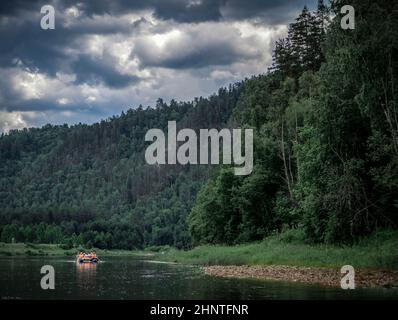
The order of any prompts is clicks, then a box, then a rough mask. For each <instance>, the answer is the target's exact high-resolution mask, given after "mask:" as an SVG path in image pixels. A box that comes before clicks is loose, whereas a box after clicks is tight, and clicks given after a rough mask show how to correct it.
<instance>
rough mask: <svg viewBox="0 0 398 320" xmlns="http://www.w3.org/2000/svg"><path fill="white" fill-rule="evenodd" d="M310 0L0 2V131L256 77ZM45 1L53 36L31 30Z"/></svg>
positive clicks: (205, 91)
mask: <svg viewBox="0 0 398 320" xmlns="http://www.w3.org/2000/svg"><path fill="white" fill-rule="evenodd" d="M315 2H316V1H315V0H308V1H306V0H297V1H290V0H280V1H271V0H135V1H127V0H115V1H107V0H92V1H77V0H52V1H50V0H45V1H44V0H43V1H42V0H36V1H22V0H16V1H1V2H0V37H1V39H2V41H1V42H0V118H1V119H0V132H1V131H8V130H10V129H13V128H21V127H25V126H39V125H43V124H45V123H46V122H48V121H51V122H52V123H64V122H66V123H75V122H80V121H81V122H88V123H90V122H93V121H98V120H100V119H101V118H104V117H108V116H111V115H113V114H117V113H120V112H121V110H124V109H126V108H128V107H135V106H138V105H139V104H143V105H153V104H154V102H155V101H156V99H157V98H158V97H162V98H164V99H165V100H167V99H172V98H175V99H177V100H187V99H188V100H191V99H193V98H194V97H195V96H200V95H209V94H211V93H212V92H214V91H216V90H217V89H218V87H220V86H224V85H227V84H228V83H230V82H235V81H238V80H241V79H242V78H244V77H247V76H250V75H253V74H259V73H263V72H265V71H266V70H267V67H268V66H269V65H270V63H271V56H272V49H273V46H274V42H275V41H276V40H277V39H278V38H280V37H282V36H284V35H285V33H286V30H287V28H286V26H287V24H288V23H289V22H291V21H292V19H293V18H294V17H295V16H296V15H297V14H298V12H299V11H300V10H301V9H302V8H303V6H304V5H308V6H309V7H313V6H314V5H315ZM45 4H51V5H53V6H54V8H55V12H56V17H55V30H42V29H41V28H40V19H41V17H42V14H41V13H40V9H41V7H42V6H43V5H45Z"/></svg>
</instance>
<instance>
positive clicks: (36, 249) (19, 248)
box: [0, 242, 148, 257]
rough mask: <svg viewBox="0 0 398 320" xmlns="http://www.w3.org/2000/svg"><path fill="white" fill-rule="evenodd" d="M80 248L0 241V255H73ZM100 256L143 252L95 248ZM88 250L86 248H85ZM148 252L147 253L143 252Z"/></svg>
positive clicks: (140, 253)
mask: <svg viewBox="0 0 398 320" xmlns="http://www.w3.org/2000/svg"><path fill="white" fill-rule="evenodd" d="M79 250H80V248H73V249H63V248H62V245H57V244H31V243H4V242H0V256H74V255H76V253H77V252H78V251H79ZM95 250H96V251H97V254H98V255H99V256H100V257H102V256H135V255H142V254H144V253H142V252H140V251H129V250H101V249H95ZM87 251H88V250H87ZM145 254H148V253H145Z"/></svg>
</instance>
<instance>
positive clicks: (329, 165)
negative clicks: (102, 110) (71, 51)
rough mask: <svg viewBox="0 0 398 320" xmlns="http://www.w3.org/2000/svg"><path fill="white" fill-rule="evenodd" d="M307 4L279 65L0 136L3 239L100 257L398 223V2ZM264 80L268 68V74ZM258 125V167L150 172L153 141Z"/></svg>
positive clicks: (343, 234)
mask: <svg viewBox="0 0 398 320" xmlns="http://www.w3.org/2000/svg"><path fill="white" fill-rule="evenodd" d="M344 4H346V3H345V1H333V2H332V4H331V6H330V7H329V6H326V5H325V4H324V2H323V1H321V0H320V1H319V3H318V8H317V10H315V11H310V10H308V9H307V8H304V9H303V11H302V13H301V14H300V15H299V16H298V17H297V19H296V20H295V21H294V22H293V23H292V24H291V25H290V26H289V31H288V34H287V37H286V38H284V39H280V40H278V41H277V43H276V45H275V49H274V54H273V65H272V67H271V68H270V69H269V70H268V71H267V72H265V73H264V74H261V75H259V76H254V77H252V78H251V79H246V80H244V81H242V82H240V83H236V84H234V85H230V86H229V87H228V88H222V89H220V90H219V91H218V92H217V94H214V95H212V96H210V97H209V98H203V97H201V98H196V99H194V100H193V101H191V102H177V101H174V100H172V101H170V102H169V103H165V102H164V101H163V100H162V99H159V100H158V101H157V104H156V106H155V107H153V108H150V107H147V108H144V107H142V106H140V107H138V108H135V109H129V110H128V111H127V112H126V113H124V112H123V113H122V114H121V115H120V116H118V117H112V118H110V119H107V120H104V121H101V122H100V123H96V124H93V125H84V124H78V125H74V126H70V127H69V126H68V125H62V126H52V125H46V126H44V127H43V128H40V129H38V128H31V129H24V130H19V131H17V130H15V131H11V132H9V133H8V134H3V135H2V136H1V138H0V208H1V210H0V234H1V239H0V241H3V242H11V241H24V242H36V243H63V244H64V245H67V246H74V245H84V246H86V247H92V246H95V247H98V248H123V249H132V248H143V247H148V246H159V245H171V246H175V247H178V248H187V247H190V246H192V245H197V244H205V243H210V244H214V243H223V244H236V243H242V242H248V241H255V240H260V239H263V238H264V237H266V236H267V235H270V234H273V233H276V232H282V231H285V230H294V231H295V234H296V235H297V236H299V237H301V239H302V240H303V241H307V242H328V243H351V242H353V241H356V240H358V239H360V238H361V237H363V236H367V235H369V234H370V233H372V232H373V231H375V230H376V229H379V228H397V224H398V106H397V103H398V98H397V94H398V86H397V83H396V79H397V78H398V59H397V57H398V3H396V2H394V1H389V0H376V1H371V0H365V1H363V0H362V1H360V0H352V1H350V3H349V4H350V5H352V6H353V7H354V8H355V10H356V19H355V29H354V30H344V29H342V28H341V26H340V21H341V17H342V14H341V13H340V8H341V7H342V6H343V5H344ZM259 72H262V70H259ZM171 120H175V121H177V124H178V127H179V128H192V129H195V130H198V129H200V128H224V127H230V128H236V127H242V128H253V129H254V169H253V172H252V173H251V175H248V176H235V175H234V173H233V169H232V168H230V167H228V166H207V165H191V166H189V165H186V166H182V165H160V166H150V165H147V164H146V163H145V158H144V152H145V148H146V146H147V145H148V143H147V142H145V139H144V136H145V133H146V132H147V130H149V129H152V128H161V129H165V128H166V127H167V121H171Z"/></svg>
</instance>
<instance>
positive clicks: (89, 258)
mask: <svg viewBox="0 0 398 320" xmlns="http://www.w3.org/2000/svg"><path fill="white" fill-rule="evenodd" d="M76 262H77V263H98V262H99V259H98V257H97V255H96V254H79V255H77V256H76Z"/></svg>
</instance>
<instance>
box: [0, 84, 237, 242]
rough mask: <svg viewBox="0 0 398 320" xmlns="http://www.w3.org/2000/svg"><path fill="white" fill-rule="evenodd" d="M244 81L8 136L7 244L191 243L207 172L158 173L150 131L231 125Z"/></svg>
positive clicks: (0, 191) (2, 143)
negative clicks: (206, 93)
mask: <svg viewBox="0 0 398 320" xmlns="http://www.w3.org/2000/svg"><path fill="white" fill-rule="evenodd" d="M242 87H243V83H237V84H235V85H231V86H230V87H229V88H227V89H226V88H223V89H220V90H219V91H218V93H217V94H215V95H212V96H211V97H209V98H198V99H195V100H194V101H192V102H187V103H185V102H182V103H181V102H176V101H171V102H170V103H169V104H166V103H164V102H163V101H162V100H161V99H159V100H158V101H157V104H156V107H155V108H145V109H144V108H143V107H139V108H138V109H130V110H128V111H127V112H126V113H122V114H121V115H120V116H119V117H113V118H110V119H108V120H106V121H101V122H100V123H96V124H93V125H83V124H79V125H75V126H72V127H68V126H67V125H63V126H51V125H46V126H44V127H43V128H40V129H35V128H31V129H24V130H21V131H12V132H10V134H8V135H3V136H2V137H1V139H0V160H1V161H0V170H1V175H0V176H1V179H0V207H1V216H0V219H1V221H0V225H1V229H2V233H1V235H2V238H1V240H2V241H10V240H11V239H12V237H14V238H15V239H16V241H29V242H35V241H37V242H54V243H59V242H72V243H80V244H84V245H88V246H91V245H95V246H97V247H117V248H133V247H141V246H143V245H144V244H145V245H152V244H154V245H160V244H170V245H175V246H178V247H181V246H186V245H188V244H189V242H190V237H189V235H188V229H187V225H186V217H187V215H188V213H189V212H190V209H191V207H192V205H193V203H194V200H195V196H196V193H197V191H198V188H199V187H200V185H201V183H202V182H203V180H204V179H206V177H207V175H208V168H206V167H205V166H180V165H166V166H150V165H147V164H146V163H145V156H144V153H145V148H146V147H147V146H148V144H149V143H148V142H145V138H144V137H145V133H146V132H147V131H148V130H149V129H152V128H161V129H165V132H166V131H167V129H166V128H167V121H168V120H176V121H177V123H178V127H181V128H185V127H188V128H193V129H199V128H220V127H225V126H227V120H228V119H229V118H230V116H231V113H232V110H233V108H234V107H235V105H236V101H237V100H238V98H239V95H240V93H241V91H242Z"/></svg>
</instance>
